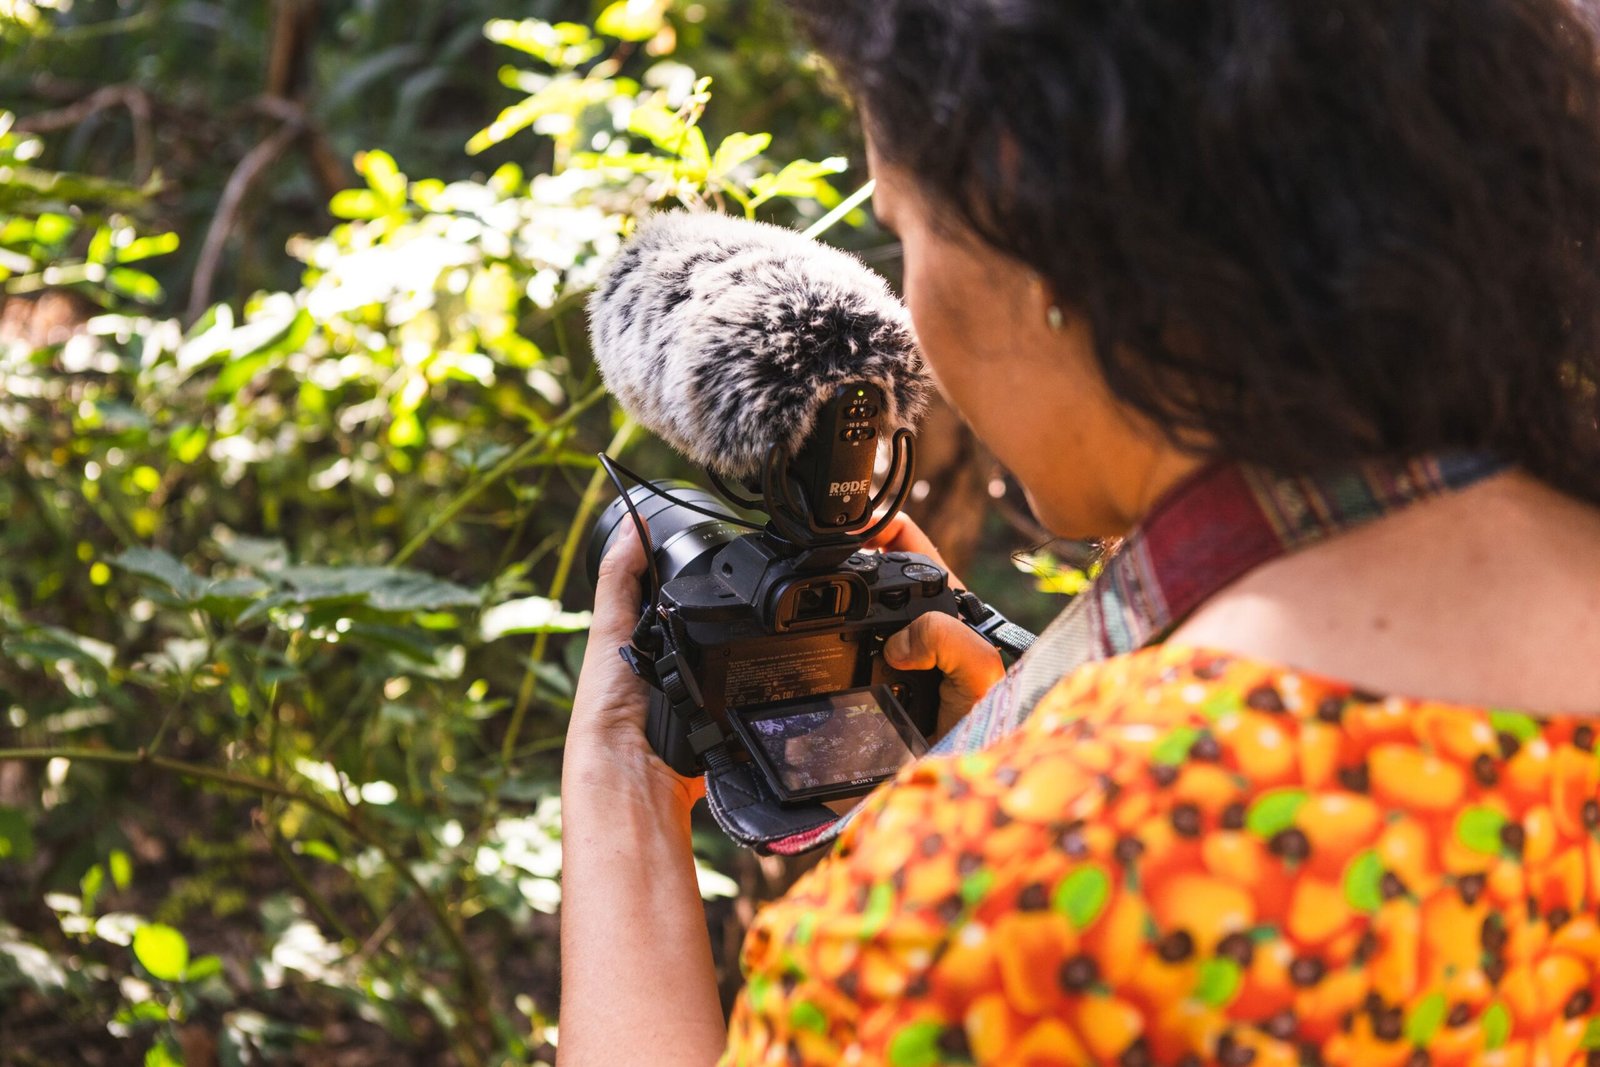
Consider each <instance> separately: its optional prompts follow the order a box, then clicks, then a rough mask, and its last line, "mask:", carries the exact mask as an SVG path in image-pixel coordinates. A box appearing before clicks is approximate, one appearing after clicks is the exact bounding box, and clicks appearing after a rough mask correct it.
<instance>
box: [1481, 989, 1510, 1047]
mask: <svg viewBox="0 0 1600 1067" xmlns="http://www.w3.org/2000/svg"><path fill="white" fill-rule="evenodd" d="M1482 1023H1483V1047H1484V1051H1486V1052H1493V1051H1494V1050H1495V1049H1497V1048H1499V1047H1500V1046H1502V1045H1504V1044H1505V1043H1506V1041H1507V1039H1509V1038H1510V1037H1511V1012H1510V1011H1509V1010H1508V1009H1507V1008H1506V1006H1505V1005H1504V1004H1502V1003H1500V1002H1499V1001H1498V1000H1497V1001H1495V1002H1494V1003H1493V1004H1491V1005H1489V1009H1488V1010H1487V1011H1485V1012H1484V1013H1483V1019H1482Z"/></svg>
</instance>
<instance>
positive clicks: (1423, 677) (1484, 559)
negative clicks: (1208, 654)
mask: <svg viewBox="0 0 1600 1067" xmlns="http://www.w3.org/2000/svg"><path fill="white" fill-rule="evenodd" d="M1171 640H1172V641H1174V642H1177V643H1181V644H1190V645H1196V646H1200V647H1209V648H1219V649H1226V650H1229V651H1233V652H1238V653H1240V654H1243V655H1250V656H1257V657H1260V658H1263V659H1269V660H1273V661H1276V662H1282V663H1291V664H1294V665H1295V666H1298V667H1301V668H1303V669H1306V670H1312V671H1316V672H1318V673H1321V674H1326V675H1329V676H1332V677H1339V678H1345V679H1348V680H1349V681H1351V682H1353V683H1355V684H1359V685H1362V686H1366V687H1370V688H1373V689H1376V690H1379V691H1383V692H1391V693H1403V694H1408V695H1414V696H1426V697H1432V698H1435V699H1440V700H1451V701H1457V702H1462V703H1473V704H1493V705H1507V706H1514V707H1523V708H1528V709H1533V710H1545V711H1594V712H1600V670H1597V669H1596V665H1597V664H1600V509H1596V508H1594V507H1591V506H1589V505H1587V504H1585V503H1583V502H1580V501H1577V500H1574V499H1572V498H1570V497H1567V496H1564V495H1563V494H1561V493H1558V492H1556V491H1554V490H1552V489H1550V488H1549V487H1547V486H1545V485H1544V484H1542V483H1540V482H1538V481H1537V480H1535V479H1533V478H1530V477H1528V476H1526V475H1521V474H1515V473H1513V474H1507V475H1503V476H1501V477H1498V478H1495V479H1492V480H1490V481H1488V482H1485V483H1483V484H1481V485H1478V486H1475V487H1473V488H1472V489H1469V490H1466V491H1464V492H1461V493H1458V494H1455V495H1453V496H1450V497H1446V498H1442V499H1439V500H1435V501H1430V502H1428V503H1425V504H1421V505H1418V506H1416V507H1414V508H1410V509H1408V510H1406V511H1404V512H1401V513H1399V514H1397V515H1394V516H1391V517H1389V518H1387V519H1384V520H1382V521H1380V522H1377V523H1373V524H1372V525H1370V526H1367V527H1364V528H1362V529H1359V530H1355V531H1353V532H1351V533H1349V534H1346V535H1344V536H1342V537H1339V538H1335V539H1334V540H1332V541H1329V542H1327V543H1326V544H1323V545H1319V546H1317V547H1315V548H1311V549H1307V550H1305V551H1303V552H1300V553H1296V554H1294V555H1292V556H1289V557H1287V558H1285V559H1282V560H1279V561H1276V562H1274V563H1271V564H1268V565H1266V566H1263V567H1260V568H1258V569H1257V570H1255V571H1253V572H1251V573H1250V574H1247V575H1246V576H1244V577H1243V578H1242V579H1240V580H1239V581H1237V582H1235V583H1234V584H1233V585H1231V586H1229V587H1228V588H1227V589H1225V590H1224V591H1223V592H1222V593H1220V594H1218V595H1217V596H1216V597H1214V598H1213V599H1212V600H1211V601H1210V602H1209V603H1207V604H1206V605H1205V606H1204V607H1203V608H1201V610H1199V611H1198V612H1196V613H1195V614H1194V615H1193V616H1191V617H1190V618H1189V619H1188V620H1187V621H1186V622H1185V623H1184V624H1183V625H1182V626H1180V627H1179V628H1178V630H1177V631H1176V632H1175V633H1174V634H1173V635H1172V638H1171Z"/></svg>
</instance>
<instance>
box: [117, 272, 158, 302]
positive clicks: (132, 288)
mask: <svg viewBox="0 0 1600 1067" xmlns="http://www.w3.org/2000/svg"><path fill="white" fill-rule="evenodd" d="M106 285H107V286H108V287H109V288H111V289H113V290H115V291H116V292H119V293H121V294H122V295H123V296H126V297H129V298H131V299H133V300H138V301H140V302H142V303H145V304H159V303H160V302H161V301H162V300H163V299H164V298H165V297H166V292H165V290H163V289H162V288H161V283H160V282H158V281H156V280H155V279H154V278H152V277H151V276H150V275H148V274H146V273H145V272H144V271H142V270H134V269H133V268H132V267H112V268H111V270H110V271H108V272H107V273H106Z"/></svg>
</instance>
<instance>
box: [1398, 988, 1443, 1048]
mask: <svg viewBox="0 0 1600 1067" xmlns="http://www.w3.org/2000/svg"><path fill="white" fill-rule="evenodd" d="M1449 1010H1450V1009H1449V1004H1448V1002H1447V1001H1446V1000H1445V995H1444V994H1443V993H1433V994H1431V995H1429V996H1427V997H1424V998H1423V999H1422V1001H1421V1003H1419V1004H1418V1005H1417V1006H1416V1007H1414V1008H1412V1009H1411V1017H1410V1018H1409V1019H1407V1020H1406V1040H1407V1041H1409V1042H1410V1043H1411V1044H1413V1045H1418V1046H1421V1047H1423V1048H1426V1047H1427V1045H1428V1042H1430V1041H1432V1040H1433V1035H1434V1034H1436V1033H1438V1032H1439V1027H1440V1026H1442V1025H1444V1017H1445V1013H1446V1012H1448V1011H1449Z"/></svg>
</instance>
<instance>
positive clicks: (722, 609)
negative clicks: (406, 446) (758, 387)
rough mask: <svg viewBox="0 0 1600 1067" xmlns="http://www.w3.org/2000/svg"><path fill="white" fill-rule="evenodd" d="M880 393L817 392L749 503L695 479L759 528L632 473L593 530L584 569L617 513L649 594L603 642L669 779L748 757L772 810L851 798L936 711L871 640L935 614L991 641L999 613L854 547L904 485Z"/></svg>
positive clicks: (913, 741) (910, 748) (908, 748)
mask: <svg viewBox="0 0 1600 1067" xmlns="http://www.w3.org/2000/svg"><path fill="white" fill-rule="evenodd" d="M884 400H885V398H884V394H883V392H882V390H881V389H879V388H878V387H876V386H873V385H871V384H868V383H865V382H853V383H849V384H847V385H844V386H841V387H839V388H837V389H836V390H834V391H833V392H832V394H831V395H830V396H828V397H827V398H826V402H825V403H824V404H823V406H822V408H821V410H820V412H819V413H818V416H817V420H816V424H815V427H814V429H813V430H812V432H811V434H810V435H809V436H808V438H807V441H806V443H805V445H804V447H803V448H801V449H800V450H798V452H796V453H795V454H793V455H789V454H786V453H783V452H780V451H779V450H777V449H776V448H774V449H773V450H772V452H771V453H770V454H769V457H768V462H767V466H766V469H765V470H764V471H763V472H762V474H761V475H760V477H759V478H756V477H752V478H751V479H749V480H748V481H747V483H746V484H745V486H744V487H745V489H746V490H747V491H748V492H751V493H754V492H756V491H758V489H759V492H760V499H759V500H756V499H747V498H745V497H742V496H741V495H740V494H739V493H738V492H736V491H734V490H732V489H730V488H729V487H728V486H727V485H726V484H724V483H723V482H722V481H721V480H720V479H718V478H717V476H716V475H715V474H711V478H712V481H713V483H714V484H715V486H716V488H717V489H718V491H719V492H720V493H721V496H722V497H723V498H725V499H727V500H728V501H730V502H732V503H734V504H736V505H738V506H740V507H746V508H750V509H752V510H756V511H761V512H764V513H765V515H766V522H765V523H764V524H762V523H756V522H753V521H751V520H748V519H743V518H740V517H739V516H738V515H736V514H735V513H734V511H733V510H731V509H730V508H729V507H728V506H727V505H725V504H724V503H723V502H722V500H721V499H719V498H718V497H716V496H712V495H711V494H710V493H707V492H706V491H704V490H702V489H699V488H697V487H695V486H694V485H692V484H690V483H687V482H654V483H650V482H644V481H639V480H638V479H637V478H636V479H635V480H636V482H637V484H636V485H635V486H634V487H633V488H631V489H627V490H626V491H624V492H623V493H622V495H621V496H620V497H619V498H618V499H617V500H615V501H613V502H612V503H611V505H610V506H609V507H608V508H607V509H606V510H605V512H604V513H603V514H602V515H601V517H600V520H599V522H598V523H597V524H596V528H595V531H594V535H593V537H592V539H591V541H590V545H589V560H588V562H589V573H590V575H591V577H593V576H594V575H595V574H596V573H597V572H598V570H599V563H600V560H601V559H602V558H603V557H604V555H605V553H606V551H607V549H608V548H609V547H610V545H611V543H612V542H613V541H614V540H615V538H616V536H617V533H618V532H619V531H620V530H621V529H622V528H623V525H624V524H625V523H629V522H632V523H633V524H634V525H635V526H636V528H637V529H639V530H640V532H641V540H642V542H643V543H644V544H646V545H648V546H649V550H650V553H651V561H650V575H651V581H650V589H649V596H648V599H647V602H646V603H645V605H644V608H643V611H642V614H641V617H640V620H639V625H638V626H637V628H636V629H635V631H634V639H633V642H632V644H631V645H629V646H628V647H626V648H624V649H622V650H621V652H622V654H623V656H624V657H625V658H626V659H627V660H628V662H629V663H630V664H631V665H632V667H633V669H634V670H635V672H636V673H638V674H639V675H640V676H641V677H643V678H645V679H646V680H647V681H648V682H650V684H651V686H652V692H651V695H650V708H649V715H648V719H647V722H646V735H647V737H648V739H649V741H650V744H651V745H652V746H653V747H654V748H655V750H656V752H657V753H658V754H659V755H660V756H661V758H662V759H663V760H664V761H665V762H666V763H667V765H668V766H670V767H671V768H672V769H673V770H674V771H676V772H678V773H679V774H682V775H685V776H691V775H696V774H700V773H704V772H710V773H711V774H713V775H714V776H720V777H726V776H725V775H723V773H722V772H725V771H727V770H728V769H729V768H730V767H732V766H734V765H735V764H739V763H744V762H754V763H755V764H756V765H757V768H756V769H758V770H759V778H760V779H762V780H764V782H765V783H766V785H767V786H768V787H769V788H770V791H771V793H772V795H773V796H774V797H775V798H776V799H777V801H778V802H779V803H780V804H784V805H798V804H808V803H814V802H817V801H823V800H831V799H837V798H842V797H850V796H858V795H860V794H862V793H865V792H867V791H869V790H870V789H871V788H872V787H873V786H874V785H876V784H877V783H879V782H881V781H884V780H886V779H888V778H889V777H892V776H893V774H894V773H895V772H896V771H898V770H899V768H900V767H901V766H902V765H904V764H905V763H906V762H908V761H910V760H912V759H915V758H916V757H918V756H920V755H922V754H923V753H925V752H926V751H927V747H928V741H927V738H928V737H930V736H931V735H932V733H933V731H934V727H935V725H936V724H937V720H938V714H939V688H940V682H941V679H942V675H941V674H940V672H939V671H937V670H926V671H900V670H896V669H895V668H893V667H891V666H889V664H888V663H887V662H886V661H885V660H884V658H883V654H882V653H883V647H884V644H885V642H887V640H888V639H889V638H890V637H891V636H892V635H893V634H895V633H896V632H897V631H899V630H903V629H904V628H905V627H907V626H908V625H910V624H911V623H912V622H914V621H915V620H916V619H918V618H919V617H921V616H923V615H927V614H929V613H933V612H937V613H940V614H944V615H951V616H954V617H956V618H960V619H962V620H963V621H965V622H966V623H968V624H969V625H971V626H972V627H973V628H974V629H975V630H977V631H978V632H979V633H981V634H983V635H984V636H985V637H988V638H989V639H990V640H992V641H995V642H996V643H997V644H1000V645H1001V647H1007V646H1006V645H1005V644H1004V635H1003V634H1002V633H1001V630H1002V629H1003V628H1004V627H1008V626H1009V625H1010V624H1009V623H1007V622H1006V621H1005V619H1004V618H1003V617H1001V616H1000V615H999V614H998V613H996V612H995V611H994V610H993V609H992V608H989V607H987V605H984V604H982V602H981V601H978V600H977V598H976V597H973V596H972V595H971V594H970V593H966V592H963V591H959V590H955V589H952V588H951V586H950V576H949V575H948V574H947V573H946V572H945V571H944V570H943V568H941V567H940V566H939V565H938V564H937V563H936V562H935V561H934V560H932V559H930V558H928V557H927V556H922V555H916V554H913V553H905V552H889V553H880V552H875V551H870V550H866V549H864V548H863V545H864V544H865V543H866V542H867V541H869V540H871V538H872V537H874V536H876V535H877V534H878V533H881V532H882V531H883V530H884V529H886V528H887V525H888V522H889V521H890V520H891V519H892V518H893V516H894V515H895V514H896V513H897V512H898V511H899V509H900V507H901V506H903V504H904V503H905V499H906V497H907V495H908V494H909V491H910V488H911V485H912V477H913V470H914V461H913V458H912V442H911V435H910V433H909V432H908V431H906V430H903V429H901V430H898V431H896V432H894V433H893V434H892V435H889V434H886V433H885V430H886V425H885V420H884V416H883V410H884V407H885V403H884ZM885 443H887V444H888V445H889V454H890V466H889V473H888V475H887V477H886V478H885V479H884V482H883V486H882V488H880V489H879V490H878V491H877V492H876V493H874V492H873V491H872V486H873V482H874V464H875V460H876V457H877V456H878V452H879V446H880V445H882V444H885ZM602 463H604V464H606V469H607V470H608V472H611V473H612V474H613V477H614V478H615V476H616V475H615V471H616V470H617V469H621V468H620V465H618V464H616V462H615V461H614V460H611V459H610V458H609V457H602ZM708 473H709V472H708ZM630 476H631V474H630ZM896 486H898V492H897V493H896V492H893V490H894V488H895V487H896ZM618 488H619V489H621V488H622V487H621V484H620V482H619V485H618ZM891 495H892V496H893V497H894V499H893V500H892V502H889V503H888V507H887V509H886V510H884V511H883V512H882V514H881V515H880V514H879V510H880V508H881V507H882V506H883V505H884V504H885V503H886V502H887V501H889V498H890V496H891ZM735 777H737V776H735Z"/></svg>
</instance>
